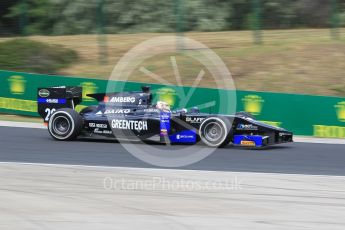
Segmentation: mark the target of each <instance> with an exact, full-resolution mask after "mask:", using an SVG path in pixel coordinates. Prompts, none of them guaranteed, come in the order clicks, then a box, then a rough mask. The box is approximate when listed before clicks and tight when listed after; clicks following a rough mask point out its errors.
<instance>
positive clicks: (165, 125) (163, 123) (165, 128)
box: [160, 112, 171, 136]
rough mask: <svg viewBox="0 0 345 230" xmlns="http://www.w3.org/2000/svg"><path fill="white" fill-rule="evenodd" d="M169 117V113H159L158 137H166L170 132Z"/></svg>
mask: <svg viewBox="0 0 345 230" xmlns="http://www.w3.org/2000/svg"><path fill="white" fill-rule="evenodd" d="M170 117H171V113H167V112H161V113H160V130H161V132H160V135H161V136H167V135H168V133H169V131H170Z"/></svg>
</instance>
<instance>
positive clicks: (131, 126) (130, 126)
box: [111, 119, 148, 131]
mask: <svg viewBox="0 0 345 230" xmlns="http://www.w3.org/2000/svg"><path fill="white" fill-rule="evenodd" d="M111 127H112V128H113V129H126V130H136V131H141V130H148V127H147V121H133V120H117V119H114V120H112V121H111Z"/></svg>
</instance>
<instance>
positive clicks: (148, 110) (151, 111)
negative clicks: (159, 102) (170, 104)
mask: <svg viewBox="0 0 345 230" xmlns="http://www.w3.org/2000/svg"><path fill="white" fill-rule="evenodd" d="M158 112H160V110H159V109H144V113H158Z"/></svg>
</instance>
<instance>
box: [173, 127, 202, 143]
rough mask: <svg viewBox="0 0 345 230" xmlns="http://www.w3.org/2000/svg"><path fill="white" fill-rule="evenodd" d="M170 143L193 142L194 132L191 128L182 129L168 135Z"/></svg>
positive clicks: (194, 138)
mask: <svg viewBox="0 0 345 230" xmlns="http://www.w3.org/2000/svg"><path fill="white" fill-rule="evenodd" d="M169 139H170V142H171V143H195V142H196V132H195V131H193V130H184V131H181V132H178V133H175V134H173V135H170V136H169Z"/></svg>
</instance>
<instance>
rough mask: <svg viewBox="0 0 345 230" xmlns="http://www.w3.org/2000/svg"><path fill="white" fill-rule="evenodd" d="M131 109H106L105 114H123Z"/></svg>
mask: <svg viewBox="0 0 345 230" xmlns="http://www.w3.org/2000/svg"><path fill="white" fill-rule="evenodd" d="M130 112H131V110H130V109H107V110H105V112H104V114H123V113H130Z"/></svg>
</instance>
